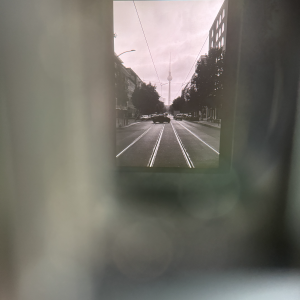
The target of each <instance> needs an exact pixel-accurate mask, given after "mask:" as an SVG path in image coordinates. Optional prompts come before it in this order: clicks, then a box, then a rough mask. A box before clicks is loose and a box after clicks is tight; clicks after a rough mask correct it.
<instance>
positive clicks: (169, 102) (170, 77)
mask: <svg viewBox="0 0 300 300" xmlns="http://www.w3.org/2000/svg"><path fill="white" fill-rule="evenodd" d="M167 79H168V81H169V97H168V105H171V81H172V75H171V52H170V63H169V76H168V78H167Z"/></svg>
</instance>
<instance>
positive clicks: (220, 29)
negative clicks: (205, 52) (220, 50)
mask: <svg viewBox="0 0 300 300" xmlns="http://www.w3.org/2000/svg"><path fill="white" fill-rule="evenodd" d="M224 30H225V23H223V24H222V26H221V27H220V28H219V30H217V31H216V32H217V34H216V41H217V40H218V38H219V37H220V36H221V34H222V33H223V32H224ZM213 36H214V30H212V31H211V37H213Z"/></svg>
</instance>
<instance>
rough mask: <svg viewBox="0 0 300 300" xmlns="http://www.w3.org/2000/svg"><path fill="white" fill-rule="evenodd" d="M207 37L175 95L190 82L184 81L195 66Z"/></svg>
mask: <svg viewBox="0 0 300 300" xmlns="http://www.w3.org/2000/svg"><path fill="white" fill-rule="evenodd" d="M208 37H209V34H208V35H207V37H206V39H205V41H204V43H203V45H202V47H201V49H200V51H199V53H198V54H197V56H196V60H195V61H194V63H193V64H192V67H191V68H190V70H189V72H188V74H187V76H186V77H185V79H184V81H183V82H182V84H181V87H180V89H179V90H178V92H177V93H176V95H177V94H178V93H179V92H180V91H181V89H182V86H183V85H186V84H188V83H189V82H190V80H189V81H187V82H186V79H187V78H188V77H189V75H190V73H191V71H192V69H193V67H194V66H195V64H196V62H197V61H198V56H199V55H200V53H201V51H202V49H203V47H204V45H205V43H206V41H207V39H208ZM179 95H180V94H179Z"/></svg>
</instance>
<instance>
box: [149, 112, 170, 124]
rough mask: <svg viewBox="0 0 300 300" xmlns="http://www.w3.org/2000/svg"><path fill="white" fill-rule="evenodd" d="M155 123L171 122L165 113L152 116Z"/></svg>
mask: <svg viewBox="0 0 300 300" xmlns="http://www.w3.org/2000/svg"><path fill="white" fill-rule="evenodd" d="M152 120H153V123H164V122H167V123H170V118H169V117H166V116H165V115H164V114H160V115H156V116H155V117H152Z"/></svg>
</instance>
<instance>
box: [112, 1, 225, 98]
mask: <svg viewBox="0 0 300 300" xmlns="http://www.w3.org/2000/svg"><path fill="white" fill-rule="evenodd" d="M223 2H224V0H198V1H135V6H136V8H137V11H138V13H139V16H140V20H141V22H142V25H143V28H144V32H145V35H146V38H147V41H148V45H149V48H150V51H151V53H152V57H153V60H154V64H155V66H156V70H157V73H158V77H159V79H160V82H161V83H162V84H164V83H167V82H168V81H167V77H168V72H169V60H170V52H171V58H172V62H171V71H172V77H173V80H172V82H171V102H172V100H173V99H175V98H176V97H178V96H180V92H181V85H182V83H183V82H187V81H189V80H190V78H191V76H192V75H193V73H194V68H193V70H192V71H191V72H190V74H189V76H188V77H187V75H188V73H189V71H190V69H191V67H192V65H193V63H194V62H195V60H196V58H197V57H199V56H198V54H199V52H200V50H201V47H202V46H203V44H204V42H205V39H206V38H207V36H208V33H209V29H210V27H211V25H212V23H213V21H214V19H215V17H216V16H217V13H218V11H219V10H220V8H221V6H222V4H223ZM135 6H134V3H133V1H114V32H115V33H116V35H117V37H116V38H115V39H114V42H115V52H116V54H117V55H118V54H120V53H122V52H123V51H127V50H132V49H134V50H136V51H135V52H130V53H124V54H122V55H121V56H120V59H122V61H123V62H124V65H125V67H127V68H131V69H133V70H134V71H135V72H136V73H137V75H138V76H139V77H140V78H141V79H142V80H143V81H145V82H146V83H149V81H151V83H152V84H156V86H157V91H158V93H159V94H161V86H160V84H159V80H158V78H157V75H156V72H155V69H154V66H153V63H152V60H151V56H150V54H149V50H148V48H147V44H146V41H145V37H144V34H143V31H142V28H141V25H140V23H139V19H138V16H137V13H136V10H135ZM207 52H208V39H207V41H206V43H205V45H204V47H203V50H202V51H201V53H200V55H203V54H205V53H207ZM186 77H187V79H186ZM162 97H164V98H165V103H166V102H167V99H168V84H166V85H164V86H162Z"/></svg>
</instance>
